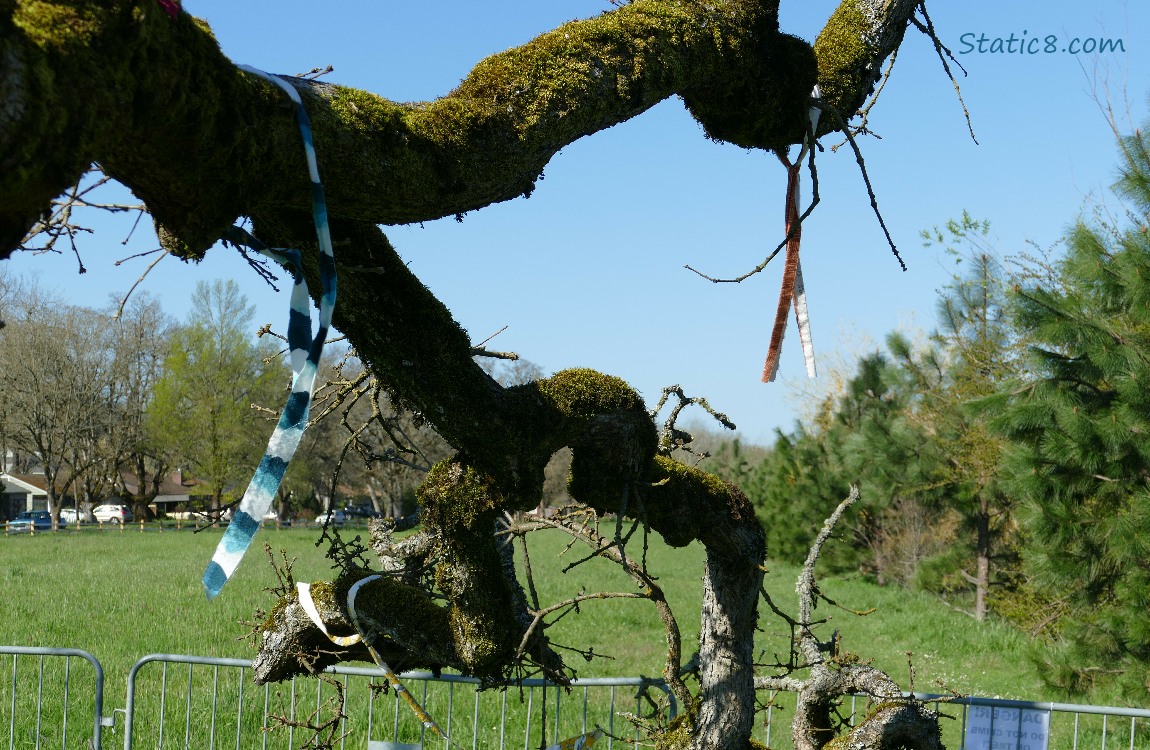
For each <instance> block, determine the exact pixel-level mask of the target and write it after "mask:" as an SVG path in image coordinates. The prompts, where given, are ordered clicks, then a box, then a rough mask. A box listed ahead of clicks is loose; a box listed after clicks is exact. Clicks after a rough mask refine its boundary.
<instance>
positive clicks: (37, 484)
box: [0, 473, 48, 495]
mask: <svg viewBox="0 0 1150 750" xmlns="http://www.w3.org/2000/svg"><path fill="white" fill-rule="evenodd" d="M0 483H2V484H3V485H4V492H5V493H11V492H12V491H13V490H17V491H23V494H26V495H27V494H32V495H47V494H48V489H47V485H46V484H45V483H44V475H43V474H4V473H0Z"/></svg>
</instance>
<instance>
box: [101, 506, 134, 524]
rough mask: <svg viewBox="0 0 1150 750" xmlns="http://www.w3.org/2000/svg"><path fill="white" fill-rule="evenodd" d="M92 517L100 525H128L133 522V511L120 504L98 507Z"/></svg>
mask: <svg viewBox="0 0 1150 750" xmlns="http://www.w3.org/2000/svg"><path fill="white" fill-rule="evenodd" d="M92 515H93V516H95V517H96V521H97V522H99V523H127V522H128V521H131V520H132V509H131V508H129V507H128V506H127V505H121V504H120V503H104V504H103V505H97V506H96V508H95V510H93V511H92Z"/></svg>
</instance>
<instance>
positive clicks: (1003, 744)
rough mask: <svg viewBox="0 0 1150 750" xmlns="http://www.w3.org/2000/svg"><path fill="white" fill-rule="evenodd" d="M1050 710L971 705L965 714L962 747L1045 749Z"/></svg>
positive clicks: (1015, 749)
mask: <svg viewBox="0 0 1150 750" xmlns="http://www.w3.org/2000/svg"><path fill="white" fill-rule="evenodd" d="M1049 736H1050V712H1049V711H1032V710H1029V709H1018V708H1000V707H997V706H996V707H993V708H991V707H990V706H971V707H970V708H969V709H968V710H967V714H966V750H1046V741H1047V739H1048V738H1049Z"/></svg>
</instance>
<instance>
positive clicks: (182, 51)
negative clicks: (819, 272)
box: [0, 0, 917, 750]
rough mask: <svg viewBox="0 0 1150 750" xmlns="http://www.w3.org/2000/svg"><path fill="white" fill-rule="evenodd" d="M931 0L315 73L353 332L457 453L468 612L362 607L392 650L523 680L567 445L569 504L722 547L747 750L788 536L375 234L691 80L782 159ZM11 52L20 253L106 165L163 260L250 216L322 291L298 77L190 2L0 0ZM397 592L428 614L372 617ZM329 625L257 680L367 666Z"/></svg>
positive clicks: (862, 85)
mask: <svg viewBox="0 0 1150 750" xmlns="http://www.w3.org/2000/svg"><path fill="white" fill-rule="evenodd" d="M916 5H917V0H914V1H911V0H893V1H888V2H879V0H843V2H842V4H841V5H840V7H839V8H838V10H837V11H836V12H835V14H834V15H833V16H832V18H831V19H830V21H829V22H828V24H827V27H826V29H825V30H824V31H823V33H822V34H821V35H820V36H819V39H818V40H817V41H816V43H815V45H814V47H813V48H812V47H811V46H810V45H808V44H807V43H805V42H803V41H801V40H799V39H797V38H795V37H791V36H788V35H786V34H784V33H782V32H781V31H780V30H779V28H778V13H777V10H778V8H777V3H775V2H770V1H767V0H764V1H762V2H755V1H753V0H725V1H719V2H703V1H702V0H635V2H633V3H630V4H627V5H625V6H623V7H620V8H618V9H617V10H614V11H611V12H609V13H604V14H602V15H600V16H598V17H596V18H594V19H590V20H586V21H576V22H572V23H569V24H566V25H564V26H563V27H561V28H559V29H557V30H555V31H553V32H550V33H547V34H544V35H542V36H540V37H539V38H537V39H536V40H534V41H532V42H530V43H528V44H525V45H524V46H522V47H519V48H516V49H512V50H509V51H507V52H504V53H501V54H498V55H494V56H492V57H490V58H488V59H486V60H484V61H482V62H481V63H480V64H479V65H477V66H476V68H475V69H474V70H473V71H472V72H471V74H470V75H469V76H468V77H467V78H466V79H465V80H464V82H463V83H462V84H461V85H460V86H459V87H458V88H457V89H455V90H454V91H452V92H451V93H449V94H448V95H446V96H444V97H443V98H441V99H438V100H436V101H434V102H428V103H414V104H399V103H395V102H391V101H388V100H386V99H384V98H382V97H378V96H375V95H373V94H369V93H366V92H362V91H357V90H354V89H349V88H346V87H341V86H336V85H331V84H326V83H319V82H314V81H303V80H293V81H292V85H294V86H295V87H296V88H297V89H298V90H299V91H300V93H301V95H302V97H303V100H304V104H305V107H306V109H307V111H308V113H309V116H310V118H311V121H312V126H313V130H314V141H315V146H316V152H317V158H318V161H319V170H320V174H321V175H322V177H323V179H324V186H325V192H326V195H327V201H328V209H329V215H330V217H331V222H330V225H331V230H332V237H333V240H334V241H335V244H336V246H337V248H338V251H337V252H338V255H339V269H338V273H339V290H340V291H339V304H338V305H337V307H336V310H335V317H334V323H335V326H336V327H337V328H338V329H339V330H341V331H342V332H344V333H345V334H347V336H348V338H349V340H350V342H351V343H352V345H353V346H354V347H355V349H356V351H357V353H358V354H359V356H360V357H361V359H362V360H363V361H364V362H365V364H366V365H367V366H368V367H369V368H370V370H371V371H372V373H373V375H375V376H376V377H377V378H378V379H379V380H380V381H381V382H383V383H386V384H387V386H388V388H389V391H390V394H391V395H392V396H393V398H394V399H395V400H396V401H397V403H400V404H404V405H408V406H411V407H412V408H414V409H415V410H416V411H417V412H418V413H419V414H420V415H422V416H423V417H424V418H425V419H427V420H428V421H429V422H430V423H432V424H433V425H434V426H435V428H436V429H437V430H438V431H439V432H440V434H441V435H443V437H444V438H445V439H446V440H447V441H448V442H450V443H451V444H452V445H453V446H454V447H455V448H456V449H458V450H459V453H458V454H457V455H456V456H455V457H454V458H452V459H450V460H448V461H446V462H441V463H440V464H439V465H437V467H436V469H435V470H433V472H432V473H431V475H429V480H428V482H427V484H425V486H424V488H423V490H422V491H421V502H422V506H423V514H424V522H425V526H426V528H427V529H428V530H429V531H430V533H431V535H432V536H433V537H434V539H435V545H436V546H437V547H438V550H439V551H440V552H441V553H443V556H442V562H441V563H440V565H439V569H438V570H437V582H438V584H439V586H440V588H441V590H443V591H444V592H445V593H447V595H448V596H449V598H450V600H451V601H450V606H449V607H448V608H446V609H445V608H441V607H438V606H436V605H435V604H434V603H433V602H430V601H425V600H423V599H420V598H419V596H418V594H419V592H418V590H416V589H415V588H413V587H411V586H406V587H404V588H402V589H395V590H393V589H392V588H389V587H391V586H392V584H393V583H396V582H394V581H390V580H389V581H388V583H379V582H375V583H372V584H369V585H368V586H365V587H364V593H363V595H362V596H361V597H360V601H362V602H363V603H364V604H363V609H364V611H363V616H364V619H365V620H367V621H369V622H370V627H371V629H375V630H376V631H377V632H380V633H388V634H390V635H391V636H392V637H391V639H390V640H389V644H393V645H392V646H389V649H393V651H389V654H388V655H387V656H388V658H389V659H393V660H394V661H395V662H396V663H397V665H401V666H402V665H409V664H410V665H414V664H416V663H419V664H422V665H425V666H430V667H433V668H438V667H440V666H454V667H456V668H461V669H463V670H465V671H471V672H474V673H478V674H482V675H484V676H488V677H494V676H496V675H497V674H499V673H500V672H501V671H502V670H505V669H507V668H508V664H507V658H508V648H507V642H508V641H509V640H510V641H511V642H512V643H515V642H517V641H515V640H514V638H515V636H516V635H517V634H518V633H517V631H518V629H519V627H520V623H519V622H518V621H517V618H516V617H514V616H513V613H514V611H515V607H514V600H515V589H514V586H515V585H516V583H515V582H514V581H513V580H508V576H509V575H510V574H509V573H508V571H507V569H506V567H505V566H504V565H503V564H502V559H501V558H500V556H499V555H498V553H497V552H495V551H494V550H493V549H492V548H491V547H490V546H489V543H488V541H485V540H484V538H483V537H484V534H486V535H487V539H488V540H489V539H490V526H491V522H492V521H493V519H494V518H495V517H496V516H497V515H498V514H500V513H501V512H503V511H509V510H529V509H531V508H533V507H535V506H536V505H537V504H538V503H539V500H540V497H541V491H542V486H543V479H544V468H545V466H546V464H547V462H548V459H549V458H550V457H551V455H552V454H554V453H555V452H556V451H557V450H559V449H560V448H562V447H564V446H569V447H570V448H571V449H572V452H573V459H572V469H571V481H570V486H569V489H570V491H571V494H572V496H573V497H574V498H576V499H577V500H579V501H581V502H583V503H585V504H587V505H589V506H591V507H593V508H595V509H596V510H597V511H599V512H601V513H617V514H620V515H624V516H628V517H632V518H639V519H642V520H643V521H644V522H645V523H646V524H648V525H649V526H650V528H651V529H653V530H654V531H656V532H658V533H659V534H661V535H662V536H663V538H664V539H665V540H666V541H667V542H668V543H669V544H671V545H672V546H682V545H686V544H688V543H689V542H691V541H693V540H699V541H701V542H702V543H703V544H704V545H705V547H706V549H707V577H706V581H705V584H704V587H705V588H704V606H703V622H702V628H703V629H702V633H703V634H702V637H701V644H700V648H701V661H702V669H701V675H700V690H701V696H700V697H701V703H700V708H699V711H698V712H697V714H696V717H695V722H694V724H695V726H694V731H693V733H692V735H691V738H690V740H689V746H690V747H695V748H704V747H705V748H718V749H722V750H727V749H728V748H729V749H730V750H743V748H745V747H746V746H747V744H748V738H749V735H750V730H751V725H752V720H753V713H754V705H755V702H754V694H753V686H754V681H753V674H752V658H751V649H752V643H753V636H754V627H755V623H756V620H757V600H758V595H759V588H760V584H761V580H762V563H763V560H764V556H765V541H764V533H763V529H762V527H761V525H760V524H759V522H758V520H757V519H756V518H755V515H754V510H753V508H752V507H751V505H750V503H749V502H748V501H747V499H746V497H745V496H744V495H743V494H742V493H741V492H740V491H738V490H737V489H736V488H734V487H732V486H730V485H727V484H725V483H723V482H721V481H720V480H718V479H716V478H715V477H712V476H709V475H707V474H705V473H703V472H701V471H698V470H696V469H693V468H691V467H687V466H685V465H683V464H680V463H678V462H675V461H673V460H671V459H669V458H666V457H664V456H661V455H658V454H657V450H656V449H657V440H656V432H655V427H654V424H653V423H652V420H651V418H650V416H649V415H648V414H647V412H646V409H645V406H644V405H643V402H642V400H641V399H640V398H639V396H638V394H636V393H635V392H634V391H633V390H632V389H631V388H629V387H628V386H627V385H626V384H625V383H623V382H622V381H620V380H618V379H616V378H611V377H609V376H606V375H603V374H600V373H597V372H593V371H590V370H568V371H564V372H561V373H558V374H556V375H555V376H552V377H550V378H545V379H541V380H539V381H536V382H532V383H527V384H524V385H519V386H514V387H510V388H503V387H501V386H499V385H498V384H497V383H496V382H495V381H494V380H492V379H491V378H490V377H489V376H488V375H487V374H486V373H484V372H483V371H482V370H481V369H480V368H479V367H478V366H477V365H476V364H475V363H474V361H473V360H472V353H471V346H470V341H469V339H468V337H467V335H466V333H465V332H464V331H463V330H462V329H460V328H459V326H458V325H457V324H456V323H455V321H454V320H452V318H451V315H450V313H449V312H448V310H447V309H446V308H445V307H444V306H443V305H442V304H441V303H439V301H438V300H436V299H435V298H434V297H433V296H432V295H431V293H430V292H429V291H428V290H427V289H426V288H425V287H424V286H423V285H422V284H421V283H420V282H419V280H418V279H417V278H415V277H414V276H413V275H412V274H411V273H410V272H409V271H408V269H407V267H406V265H405V264H404V263H403V261H402V260H401V259H400V257H399V256H398V255H397V254H396V253H395V251H394V250H393V249H392V247H391V245H390V244H389V243H388V241H387V238H386V237H385V236H384V235H383V233H382V232H381V231H380V230H379V229H378V228H377V227H376V226H375V225H376V224H380V223H383V224H398V223H410V222H418V221H425V220H430V219H435V218H439V217H442V216H449V215H452V214H458V213H462V212H466V211H470V210H474V209H477V208H481V207H483V206H486V205H490V204H492V203H496V202H499V201H504V200H509V199H511V198H514V197H517V196H519V195H524V194H527V193H530V192H531V190H532V189H533V187H534V183H535V181H536V179H538V177H539V175H540V174H541V172H542V170H543V167H544V165H545V164H546V163H547V161H548V160H549V159H550V158H551V156H552V155H554V154H555V153H556V152H557V151H558V150H559V149H561V148H562V147H563V146H565V145H567V144H569V143H571V142H572V141H574V140H576V139H578V138H581V137H583V136H585V135H589V134H591V133H594V132H597V131H599V130H602V129H604V128H607V127H610V126H612V125H614V124H616V123H619V122H621V121H623V120H626V119H628V118H630V117H634V116H635V115H637V114H639V113H641V112H643V111H645V110H646V109H648V108H649V107H651V106H653V105H654V104H656V103H658V102H659V101H661V100H663V99H665V98H667V97H669V96H672V95H679V96H681V97H682V98H683V100H684V102H685V104H686V106H687V108H688V109H689V110H690V111H691V113H692V114H693V115H694V116H695V117H696V118H697V119H698V120H699V121H700V123H702V125H703V126H704V128H705V129H706V132H707V134H708V135H709V136H710V137H712V138H715V139H718V140H724V141H728V142H731V143H734V144H737V145H740V146H743V147H747V148H760V149H779V148H785V147H786V146H787V145H788V144H793V143H797V142H799V141H800V140H802V138H803V137H804V135H805V130H806V123H807V110H808V107H809V106H810V95H811V91H812V88H813V86H814V85H815V83H816V82H817V83H818V84H819V86H820V88H821V89H822V91H823V93H824V97H825V99H826V101H827V102H829V103H830V104H832V105H833V106H835V107H837V108H838V109H839V110H840V111H841V113H842V115H843V117H844V118H846V117H849V116H850V115H851V114H853V113H854V112H855V111H857V109H858V107H859V106H860V105H861V104H862V102H863V101H864V99H865V98H866V96H867V94H868V93H869V91H870V90H871V88H872V87H873V85H874V82H875V80H877V77H878V72H879V68H880V66H881V64H882V61H883V60H884V59H885V58H886V57H887V56H888V55H889V53H890V52H892V51H893V50H894V49H896V48H897V46H898V44H899V43H900V42H901V39H902V34H903V32H904V30H905V28H906V24H907V20H908V18H909V17H910V15H911V13H912V12H913V10H914V8H915V7H916ZM0 61H2V66H0V103H2V104H0V258H3V257H7V255H8V254H9V253H10V252H11V251H12V249H13V248H14V247H16V246H17V245H18V244H19V243H20V241H21V239H22V238H23V237H24V234H25V233H26V232H27V231H28V230H29V228H30V227H32V226H33V224H34V223H35V222H36V220H37V217H38V216H39V215H40V214H41V213H42V212H43V211H44V210H45V208H46V207H47V206H48V205H49V202H50V200H51V199H52V198H53V197H54V196H55V195H57V194H59V193H61V192H62V191H63V190H65V189H66V188H68V187H69V186H70V185H71V184H72V182H74V181H75V180H76V179H77V177H78V176H79V175H80V173H81V172H82V170H83V169H84V168H86V167H87V165H88V164H89V163H90V162H92V161H98V162H99V163H100V165H101V166H102V167H103V168H104V169H105V170H106V171H107V172H108V173H109V174H110V175H112V176H114V177H116V178H117V179H118V180H120V181H121V182H123V183H124V184H126V185H128V186H129V187H130V188H131V189H132V190H133V191H134V192H135V193H136V194H137V195H138V196H139V197H140V198H141V199H143V200H144V201H145V202H146V203H147V205H148V208H149V210H150V211H151V213H152V214H153V216H154V217H155V219H156V221H157V224H158V229H159V234H160V238H161V242H162V243H163V244H164V245H165V247H167V248H168V249H171V250H174V251H175V252H177V254H179V255H181V256H183V257H186V258H200V257H202V256H203V254H204V253H205V251H206V250H207V249H208V247H209V246H211V245H212V244H213V243H214V242H216V241H217V240H218V239H219V238H220V237H221V235H222V234H223V232H224V231H225V230H226V229H227V228H228V227H229V226H230V225H232V224H233V223H234V222H235V220H236V218H237V217H239V216H250V217H252V219H253V220H254V224H255V230H256V234H257V235H258V236H260V237H261V239H263V241H264V242H266V243H267V244H268V245H270V246H281V247H284V246H287V247H298V248H300V249H301V250H302V252H303V255H304V258H305V265H306V266H307V267H306V270H305V273H306V275H308V277H309V279H308V280H309V286H310V288H311V289H313V290H316V289H319V288H320V285H319V283H318V272H317V269H316V256H317V249H316V247H315V239H314V237H315V235H314V231H313V228H312V225H311V218H310V210H309V209H310V201H311V190H310V188H309V185H308V178H307V170H306V169H305V166H304V161H303V155H302V153H301V149H300V146H299V134H298V132H297V130H296V125H295V122H294V119H293V118H292V117H291V113H290V107H289V105H288V104H287V102H286V99H285V97H284V95H283V92H282V91H280V90H279V89H278V88H277V87H276V86H274V85H272V84H270V83H269V82H267V81H265V80H264V79H262V78H261V77H259V76H255V75H252V74H249V73H245V72H242V71H240V70H239V69H237V68H236V67H235V66H234V65H233V64H232V63H231V62H230V61H228V60H227V59H226V58H224V57H223V56H222V55H221V54H220V52H219V49H218V47H217V46H216V44H215V41H214V40H213V39H212V37H211V35H210V32H209V31H208V30H207V29H206V28H205V27H204V26H203V25H202V24H200V23H199V22H197V21H196V20H195V19H192V18H191V17H190V16H188V15H186V14H182V13H181V14H179V15H178V16H177V17H176V18H172V17H170V16H168V15H167V14H166V13H164V12H162V10H161V8H160V7H159V5H158V4H157V3H156V2H154V0H100V1H98V0H56V1H55V2H52V1H51V0H35V1H33V0H0ZM78 91H83V92H84V95H83V96H79V95H77V92H78ZM823 122H824V123H834V119H833V118H823ZM830 127H836V126H835V125H833V124H832V125H830ZM346 585H350V583H349V581H347V580H341V581H338V582H337V584H336V586H335V587H334V588H333V589H332V597H331V601H330V602H328V603H327V605H325V606H324V607H322V608H321V614H322V615H323V617H324V621H325V622H327V621H328V618H329V617H330V618H332V621H333V622H334V621H337V620H339V619H340V618H343V619H344V621H345V622H346V613H344V612H342V611H341V607H342V605H341V604H340V599H339V591H340V589H341V587H343V586H346ZM396 585H399V586H403V584H402V583H397V584H396ZM384 589H387V590H386V591H384ZM373 591H374V592H375V594H373V593H372V592H373ZM395 596H405V597H407V598H408V603H409V604H410V608H407V607H404V608H395V607H389V606H384V605H383V604H381V605H380V606H379V607H375V608H373V606H372V602H373V601H380V600H381V599H382V598H385V597H386V598H394V597H395ZM420 618H422V620H421V619H420ZM423 621H426V622H427V623H430V625H427V626H423V625H422V622H423ZM321 638H322V636H319V635H318V630H316V629H315V628H314V625H311V624H310V623H309V621H308V619H307V617H306V616H302V613H301V611H300V608H299V605H298V602H293V601H292V598H291V596H290V595H289V596H288V597H286V598H285V600H284V601H282V602H281V604H280V605H279V606H277V607H276V609H275V610H274V614H273V616H272V617H271V618H270V619H269V621H268V623H266V625H265V629H264V643H263V646H262V647H261V651H260V656H259V658H258V659H257V662H258V667H257V669H258V671H259V674H260V675H261V679H265V680H266V679H280V678H283V677H285V676H287V675H288V674H290V673H292V671H293V670H294V671H299V670H300V669H301V668H302V667H301V665H300V664H299V661H298V659H297V656H298V654H300V653H309V654H312V655H314V656H315V658H316V659H328V658H335V659H342V658H362V657H363V653H361V652H349V653H342V652H341V653H336V654H332V653H331V652H332V651H333V649H331V647H330V644H327V643H326V642H324V641H322V640H321ZM512 650H513V649H512ZM316 663H317V662H315V661H313V662H311V666H315V664H316Z"/></svg>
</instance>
